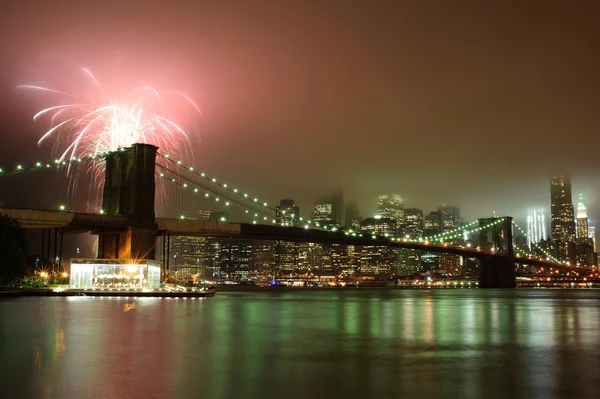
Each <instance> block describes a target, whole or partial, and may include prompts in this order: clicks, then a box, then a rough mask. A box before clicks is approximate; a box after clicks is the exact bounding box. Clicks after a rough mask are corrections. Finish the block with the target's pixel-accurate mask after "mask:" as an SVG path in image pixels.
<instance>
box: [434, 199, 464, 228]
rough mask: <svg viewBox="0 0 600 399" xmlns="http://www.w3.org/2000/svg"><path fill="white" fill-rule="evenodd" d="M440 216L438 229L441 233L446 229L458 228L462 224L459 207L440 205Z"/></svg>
mask: <svg viewBox="0 0 600 399" xmlns="http://www.w3.org/2000/svg"><path fill="white" fill-rule="evenodd" d="M438 213H439V216H440V231H441V232H442V233H443V232H445V231H448V230H454V229H456V228H459V227H460V226H461V224H462V218H461V217H460V209H459V208H458V207H456V206H447V205H442V206H440V207H438Z"/></svg>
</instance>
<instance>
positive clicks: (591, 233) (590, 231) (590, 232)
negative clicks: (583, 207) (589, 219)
mask: <svg viewBox="0 0 600 399" xmlns="http://www.w3.org/2000/svg"><path fill="white" fill-rule="evenodd" d="M588 237H589V238H590V239H591V240H592V245H593V247H594V252H598V251H596V228H595V227H593V226H590V227H588Z"/></svg>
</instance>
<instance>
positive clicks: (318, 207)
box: [313, 190, 345, 226]
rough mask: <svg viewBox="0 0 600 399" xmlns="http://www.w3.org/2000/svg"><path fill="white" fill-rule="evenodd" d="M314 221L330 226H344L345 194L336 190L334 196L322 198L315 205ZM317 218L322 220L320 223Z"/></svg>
mask: <svg viewBox="0 0 600 399" xmlns="http://www.w3.org/2000/svg"><path fill="white" fill-rule="evenodd" d="M314 212H315V213H314V217H313V220H315V221H317V222H319V223H324V224H326V225H328V226H342V225H343V224H344V216H345V215H344V193H343V192H342V191H341V190H336V191H334V192H333V194H332V195H330V196H326V197H323V198H321V199H320V200H319V201H318V202H317V203H316V204H315V211H314ZM317 217H320V218H322V219H321V220H320V221H318V220H317Z"/></svg>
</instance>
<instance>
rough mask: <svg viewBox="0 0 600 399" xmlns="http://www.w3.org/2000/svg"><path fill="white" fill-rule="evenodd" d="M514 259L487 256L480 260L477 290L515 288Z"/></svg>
mask: <svg viewBox="0 0 600 399" xmlns="http://www.w3.org/2000/svg"><path fill="white" fill-rule="evenodd" d="M516 287H517V279H516V271H515V259H514V258H513V257H511V256H494V255H489V256H485V257H483V258H481V259H480V273H479V288H516Z"/></svg>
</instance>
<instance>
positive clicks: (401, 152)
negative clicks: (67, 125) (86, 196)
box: [0, 0, 600, 223]
mask: <svg viewBox="0 0 600 399" xmlns="http://www.w3.org/2000/svg"><path fill="white" fill-rule="evenodd" d="M60 3H61V4H60V6H58V5H57V6H56V7H46V6H45V5H44V4H45V3H44V2H41V1H39V2H36V1H34V0H32V1H31V2H28V3H27V4H24V3H11V4H10V5H7V6H6V7H5V8H4V9H3V15H4V16H5V20H6V21H5V23H4V24H3V27H2V29H3V30H5V31H6V32H11V31H15V32H19V34H18V35H14V34H5V35H0V44H1V45H2V49H3V52H2V56H1V57H2V59H1V63H0V65H1V67H2V74H0V89H1V90H0V93H2V95H0V134H1V135H2V137H3V138H4V139H5V145H3V146H2V148H1V149H0V159H2V160H3V162H5V163H7V164H8V165H11V164H16V163H18V162H27V161H30V160H37V159H40V160H42V159H43V160H46V159H53V158H52V157H53V154H52V150H53V146H52V143H46V144H44V145H42V146H41V148H38V147H37V145H36V143H37V141H38V140H39V138H40V134H41V132H42V131H43V130H42V128H43V127H42V126H40V125H39V124H34V123H33V122H32V121H31V117H32V116H33V115H34V114H35V112H37V111H36V110H38V109H39V106H42V105H43V104H41V103H42V102H44V101H45V99H43V98H32V97H31V96H30V95H28V94H24V93H23V92H19V91H18V90H16V86H17V85H19V84H24V83H40V84H42V83H43V84H54V85H56V86H59V87H61V88H65V89H69V88H70V86H72V83H71V81H70V78H71V77H72V76H73V75H74V74H75V73H79V71H80V68H81V67H86V68H90V69H91V70H93V71H94V72H95V75H96V76H97V78H98V79H99V80H100V81H101V82H102V84H103V86H104V87H106V88H107V90H111V92H113V90H114V92H117V93H118V92H119V91H120V89H123V90H124V89H125V87H126V88H129V87H131V86H132V85H137V84H153V85H155V86H157V87H158V88H159V89H162V88H173V89H175V90H177V89H181V90H183V91H185V93H186V94H188V95H189V96H190V97H191V98H193V99H194V100H195V101H196V102H197V103H198V105H199V107H200V109H201V110H202V116H201V117H198V118H193V119H192V120H191V121H190V123H186V126H185V127H186V129H189V131H190V133H191V134H192V136H195V137H193V138H194V140H193V143H192V145H191V149H193V152H194V155H195V159H194V166H195V167H197V168H202V169H203V170H206V171H207V172H209V173H210V174H211V175H215V176H216V177H217V178H220V179H224V180H226V181H229V182H231V183H232V184H233V183H234V184H236V185H238V186H240V187H242V186H243V188H244V189H247V190H249V191H253V192H256V193H258V194H259V195H261V196H262V197H265V198H267V199H268V201H270V202H272V203H275V202H276V201H278V200H279V199H281V198H285V197H288V198H293V199H294V200H295V201H296V203H297V204H298V205H299V206H300V207H301V208H302V209H309V208H308V207H309V206H312V205H314V204H313V201H314V200H315V199H318V196H319V195H321V193H326V192H328V191H329V190H330V189H332V188H333V187H335V188H340V189H342V190H343V191H344V193H345V196H346V198H347V199H351V200H353V201H356V202H357V204H358V205H359V206H360V208H361V211H362V213H363V214H364V216H368V215H370V214H374V212H375V211H376V206H375V205H374V204H373V201H372V199H373V198H374V197H375V196H377V195H379V194H382V193H387V192H398V193H400V194H401V195H402V196H403V199H404V201H405V203H406V204H407V206H411V207H418V208H421V209H424V210H428V209H435V208H436V207H437V206H438V205H439V204H444V203H447V204H455V205H456V206H458V207H460V208H461V210H462V212H463V217H464V218H465V219H472V218H474V217H479V216H484V215H492V214H493V212H494V211H496V213H497V214H505V215H513V216H515V217H518V218H519V219H521V220H524V218H525V217H526V215H525V212H526V209H528V208H531V207H539V206H544V207H545V206H546V205H545V204H547V195H548V194H547V186H546V179H547V178H548V176H549V175H550V174H551V173H552V171H553V170H556V169H564V168H566V169H569V170H570V172H571V176H572V179H573V190H575V192H583V193H584V194H585V196H586V201H587V204H586V205H587V207H588V214H589V217H590V219H591V222H592V223H593V221H594V220H598V219H599V218H600V201H599V198H598V194H597V193H596V192H594V190H593V188H594V187H597V186H598V183H600V182H599V181H598V177H597V176H600V174H599V173H597V172H598V170H600V164H599V160H598V159H597V158H596V157H589V156H586V157H583V156H580V154H579V153H577V152H575V151H563V149H564V148H569V146H571V145H572V144H573V143H572V140H573V137H575V136H576V137H577V138H578V142H586V145H587V146H589V147H591V148H593V147H594V146H597V145H598V144H600V143H599V141H598V140H599V138H598V135H597V134H596V133H597V132H598V131H600V117H599V116H598V115H597V112H596V110H595V106H594V104H597V103H598V102H599V101H598V100H599V99H598V95H599V94H598V93H600V81H599V79H600V78H599V77H598V74H597V73H596V71H597V69H598V68H597V66H598V61H599V59H598V57H599V56H598V54H597V53H596V52H593V51H588V50H587V49H589V48H596V47H599V43H598V40H600V39H598V38H599V37H600V34H598V26H597V24H596V21H595V20H594V19H593V18H592V15H594V12H593V10H590V9H589V7H591V6H587V5H583V4H579V5H577V6H573V5H571V4H569V7H565V8H566V9H568V11H564V10H563V8H557V9H554V8H552V9H549V10H548V13H544V14H540V13H538V12H537V11H538V6H539V5H538V4H537V3H536V2H533V1H530V2H521V3H520V6H519V8H518V9H517V8H513V7H511V6H509V5H492V4H484V5H480V6H478V7H477V8H476V9H473V10H470V11H467V9H466V8H465V9H462V8H460V7H459V8H458V9H456V10H455V9H453V8H452V12H450V11H451V10H450V8H451V7H452V6H451V5H450V4H442V5H439V7H436V8H431V7H429V6H428V5H426V4H419V3H407V4H395V3H390V4H387V3H386V4H383V3H382V4H379V5H377V6H373V5H372V4H369V5H367V3H364V4H363V3H359V4H356V7H353V8H352V9H350V8H339V7H336V6H335V5H328V4H302V5H292V4H283V3H282V4H278V5H276V6H273V7H268V9H269V12H262V11H261V12H258V10H259V9H260V7H255V5H250V4H248V3H247V2H238V3H235V2H232V3H228V4H221V5H215V6H211V7H209V6H206V5H203V4H200V3H198V4H193V5H190V4H187V5H186V7H185V10H186V11H185V12H184V11H182V7H178V6H177V3H176V2H175V3H173V4H172V5H169V6H162V5H160V4H156V5H153V7H149V8H148V9H147V10H145V11H144V12H143V13H140V12H139V10H138V9H137V8H133V7H130V6H128V5H126V4H123V2H118V3H117V2H111V1H108V2H105V3H103V5H102V6H101V7H100V6H98V5H92V6H90V10H89V12H86V13H84V14H82V15H77V18H72V15H71V13H74V12H75V11H76V10H77V9H78V8H77V7H78V6H77V4H78V3H77V2H74V1H64V0H63V1H61V2H60ZM565 4H566V3H565ZM32 7H33V8H36V9H38V10H39V9H43V10H45V11H44V13H43V15H44V16H43V18H42V17H40V16H37V15H32V14H31V12H30V11H29V10H30V9H31V8H32ZM63 8H64V9H66V10H69V11H67V12H63V11H62V9H63ZM115 9H117V10H118V12H116V13H115V11H114V10H115ZM523 12H530V13H532V14H535V15H538V18H536V19H534V20H532V21H525V20H523V19H522V18H520V15H521V13H523ZM40 15H42V14H40ZM450 15H451V16H452V17H450ZM107 24H110V26H111V29H110V31H109V32H108V33H107V30H106V29H105V28H104V27H105V26H107ZM134 26H135V28H133V27H134ZM155 26H161V31H160V33H159V32H158V31H157V30H156V29H154V28H155ZM275 26H277V27H278V29H277V32H278V34H277V35H271V34H269V32H271V30H270V28H269V27H271V28H273V27H275ZM357 27H360V29H357ZM44 32H52V34H51V35H45V34H44ZM75 32H76V34H75ZM100 32H102V33H100ZM565 32H567V33H566V34H565ZM41 38H44V39H43V40H42V39H41ZM192 38H193V39H192ZM290 43H293V45H291V44H290ZM531 48H535V49H538V51H529V49H531ZM496 49H500V51H498V50H496ZM196 133H197V134H196ZM550 138H552V139H550ZM17 150H18V151H17ZM502 151H505V153H504V156H501V157H499V156H497V154H498V152H502ZM557 154H560V156H557ZM34 182H35V184H39V186H40V189H41V190H47V191H48V192H52V191H54V190H53V187H52V186H53V185H55V184H57V183H56V182H53V181H52V180H51V179H46V178H39V180H37V181H34ZM32 184H33V183H32ZM80 188H81V187H80ZM57 191H59V192H63V191H64V190H57ZM0 194H1V197H2V200H3V201H14V202H17V203H23V204H26V203H27V202H28V201H29V202H32V200H31V199H30V198H29V196H28V195H27V193H26V192H25V188H23V187H22V186H21V185H20V183H19V182H16V181H10V182H8V183H7V187H6V188H5V189H3V192H2V193H0ZM67 199H68V198H64V199H63V200H67ZM48 201H50V200H48ZM56 201H57V199H54V200H53V201H52V203H49V204H48V205H46V206H47V207H52V206H54V205H55V202H56ZM519 213H521V215H519Z"/></svg>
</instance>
